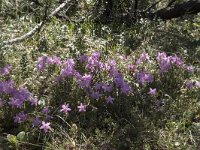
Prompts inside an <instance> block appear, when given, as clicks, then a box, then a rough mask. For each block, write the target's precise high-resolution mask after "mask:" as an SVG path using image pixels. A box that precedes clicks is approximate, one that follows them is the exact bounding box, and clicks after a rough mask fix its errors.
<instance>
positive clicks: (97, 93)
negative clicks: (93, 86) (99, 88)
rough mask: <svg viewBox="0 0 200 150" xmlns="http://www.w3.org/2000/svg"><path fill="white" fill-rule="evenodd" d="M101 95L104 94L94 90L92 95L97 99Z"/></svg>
mask: <svg viewBox="0 0 200 150" xmlns="http://www.w3.org/2000/svg"><path fill="white" fill-rule="evenodd" d="M101 96H102V94H100V93H99V92H92V94H91V97H92V98H93V99H96V100H98V99H99V98H100V97H101Z"/></svg>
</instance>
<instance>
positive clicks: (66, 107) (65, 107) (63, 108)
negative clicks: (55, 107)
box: [60, 104, 71, 113]
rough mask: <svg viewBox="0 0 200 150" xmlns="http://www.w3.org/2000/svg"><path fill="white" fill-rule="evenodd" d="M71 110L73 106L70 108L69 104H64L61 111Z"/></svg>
mask: <svg viewBox="0 0 200 150" xmlns="http://www.w3.org/2000/svg"><path fill="white" fill-rule="evenodd" d="M69 111H71V108H69V104H67V105H65V104H64V105H62V109H60V112H64V113H68V112H69Z"/></svg>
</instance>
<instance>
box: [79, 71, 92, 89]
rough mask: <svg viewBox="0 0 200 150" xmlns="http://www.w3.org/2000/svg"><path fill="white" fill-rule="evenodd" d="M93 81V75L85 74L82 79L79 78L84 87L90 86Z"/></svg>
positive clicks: (81, 85)
mask: <svg viewBox="0 0 200 150" xmlns="http://www.w3.org/2000/svg"><path fill="white" fill-rule="evenodd" d="M91 81H92V76H91V75H88V74H85V75H84V76H82V77H81V79H80V80H79V85H80V87H82V88H84V87H89V85H90V83H91Z"/></svg>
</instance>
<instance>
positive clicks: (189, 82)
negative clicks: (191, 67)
mask: <svg viewBox="0 0 200 150" xmlns="http://www.w3.org/2000/svg"><path fill="white" fill-rule="evenodd" d="M186 87H187V88H188V89H192V88H193V87H194V83H193V81H188V82H187V83H186Z"/></svg>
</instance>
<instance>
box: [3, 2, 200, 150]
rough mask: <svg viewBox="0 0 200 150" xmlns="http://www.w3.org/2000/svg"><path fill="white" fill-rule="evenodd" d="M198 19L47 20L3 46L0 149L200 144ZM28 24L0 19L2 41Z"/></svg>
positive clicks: (194, 146) (28, 19)
mask: <svg viewBox="0 0 200 150" xmlns="http://www.w3.org/2000/svg"><path fill="white" fill-rule="evenodd" d="M81 6H82V5H81ZM81 6H80V7H81ZM85 9H86V8H85ZM85 9H84V11H85ZM88 9H89V8H88ZM84 11H80V10H79V13H80V14H84V13H83V12H84ZM74 18H75V20H76V17H74ZM199 21H200V20H199V16H198V15H197V16H196V17H194V18H193V19H192V20H189V19H185V20H183V19H180V20H179V19H176V20H170V21H159V22H157V21H148V20H140V21H138V22H137V23H135V24H133V25H132V26H126V25H124V24H112V23H111V24H106V25H105V24H100V23H96V22H93V21H92V20H90V18H89V17H88V18H87V17H86V18H85V19H84V21H82V20H78V21H77V22H74V20H71V21H68V20H60V19H58V18H56V17H55V18H53V19H52V20H51V21H50V22H48V23H47V24H45V25H44V27H43V28H41V31H40V32H39V33H36V34H35V35H34V36H33V37H32V38H31V39H27V40H25V41H23V42H21V43H19V44H13V45H5V44H1V47H0V50H1V51H0V58H1V59H0V129H1V130H0V131H1V132H0V133H1V138H0V143H1V145H2V146H0V147H5V148H3V149H9V148H10V149H102V150H104V149H120V150H121V149H125V150H126V149H170V150H171V149H181V150H182V149H199V147H200V141H199V136H200V132H199V129H200V122H199V121H200V114H199V113H200V109H199V107H200V103H199V102H200V101H199V100H200V94H199V92H200V40H199V34H200V28H199V27H200V25H199ZM36 22H37V21H35V20H34V18H33V17H32V16H26V17H19V18H15V19H11V18H9V17H2V18H1V25H0V32H1V41H5V40H7V39H10V38H14V37H19V36H20V35H22V34H24V33H27V32H28V31H30V30H31V29H32V28H33V27H34V26H35V25H36V24H37V23H36Z"/></svg>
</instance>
